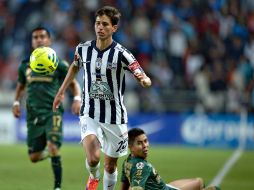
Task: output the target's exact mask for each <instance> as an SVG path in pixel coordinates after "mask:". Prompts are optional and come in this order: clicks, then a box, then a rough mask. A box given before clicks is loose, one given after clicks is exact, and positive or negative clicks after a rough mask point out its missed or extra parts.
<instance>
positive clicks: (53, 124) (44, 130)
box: [27, 109, 63, 153]
mask: <svg viewBox="0 0 254 190" xmlns="http://www.w3.org/2000/svg"><path fill="white" fill-rule="evenodd" d="M62 116H63V111H58V112H53V111H52V110H49V109H47V110H45V109H40V110H31V109H29V110H27V145H28V148H29V150H28V151H29V153H33V152H40V151H42V150H44V149H45V147H46V145H47V141H50V142H52V143H53V144H55V145H57V147H58V148H60V147H61V145H62V140H63V128H62V125H63V122H62Z"/></svg>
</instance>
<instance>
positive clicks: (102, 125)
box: [53, 6, 151, 190]
mask: <svg viewBox="0 0 254 190" xmlns="http://www.w3.org/2000/svg"><path fill="white" fill-rule="evenodd" d="M119 20H120V12H119V11H118V10H117V9H116V8H114V7H110V6H105V7H102V8H101V9H99V10H98V11H97V12H96V14H95V24H94V28H95V33H96V40H92V41H87V42H85V43H80V44H79V45H78V46H77V47H76V52H75V59H74V62H73V64H72V65H71V66H70V69H69V71H68V74H67V76H66V78H65V80H64V82H63V84H62V86H61V87H60V89H59V91H58V94H57V96H56V97H55V101H54V104H53V109H56V108H57V107H58V105H59V103H60V102H61V101H62V100H63V95H64V92H65V90H66V87H67V86H68V84H69V82H70V81H71V80H72V79H73V78H74V76H75V75H76V73H77V72H78V71H79V69H80V68H83V72H84V77H83V78H84V86H83V94H82V95H83V96H82V105H81V110H80V126H81V141H82V143H83V147H84V150H85V152H86V156H87V158H86V168H87V170H88V171H89V173H90V177H89V179H88V182H87V186H86V189H88V190H94V189H96V188H97V186H98V183H99V179H100V172H99V167H100V149H101V150H102V152H103V153H104V155H105V157H104V176H103V189H104V190H112V189H114V187H115V184H116V181H117V170H116V168H117V159H118V158H119V157H121V156H124V155H126V154H127V149H128V147H127V141H128V131H127V121H128V120H127V111H126V108H125V106H124V103H123V95H124V90H125V71H126V70H128V71H130V72H131V73H132V74H133V76H134V77H135V78H136V79H137V81H138V82H139V83H140V84H141V85H142V86H143V87H150V86H151V80H150V78H149V77H148V76H147V75H146V74H145V72H144V71H143V69H142V68H141V67H140V65H139V63H138V62H137V60H136V59H135V58H134V56H133V55H132V54H131V53H130V52H129V51H128V50H127V49H126V48H124V47H123V46H122V45H120V44H119V43H117V42H115V41H114V40H113V39H112V35H113V33H114V32H116V31H117V27H118V22H119Z"/></svg>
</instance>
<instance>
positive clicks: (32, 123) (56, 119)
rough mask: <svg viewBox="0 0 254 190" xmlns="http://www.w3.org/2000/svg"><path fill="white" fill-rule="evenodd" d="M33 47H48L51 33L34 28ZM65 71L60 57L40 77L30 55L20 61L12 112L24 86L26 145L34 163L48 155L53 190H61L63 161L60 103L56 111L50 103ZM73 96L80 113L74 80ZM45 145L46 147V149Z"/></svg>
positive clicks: (16, 109) (17, 109)
mask: <svg viewBox="0 0 254 190" xmlns="http://www.w3.org/2000/svg"><path fill="white" fill-rule="evenodd" d="M31 38H32V39H31V41H32V48H33V49H35V48H37V47H40V46H50V45H51V38H50V33H49V31H48V30H47V29H46V28H43V27H38V28H35V29H34V30H33V31H32V33H31ZM67 72H68V64H67V63H65V62H64V61H62V60H60V61H59V64H58V67H57V69H56V71H55V72H54V73H52V74H49V75H45V76H41V75H39V74H37V73H35V72H34V71H32V70H31V68H30V67H29V58H28V59H26V60H24V61H22V63H21V64H20V66H19V70H18V83H17V87H16V94H15V101H14V103H13V107H12V112H13V115H14V116H15V117H17V118H18V117H20V114H21V110H20V99H21V98H22V95H23V93H24V91H25V89H26V95H27V97H26V111H27V114H26V120H27V145H28V154H29V158H30V160H31V162H33V163H36V162H38V161H41V160H44V159H45V158H47V157H50V158H51V165H52V170H53V174H54V183H55V184H54V189H55V190H60V188H61V181H62V164H61V156H60V151H59V149H60V147H61V144H62V138H63V131H62V115H63V111H64V110H63V106H62V105H61V106H60V107H59V109H58V110H57V111H56V112H53V111H52V105H53V101H54V98H55V95H56V93H57V91H58V88H59V87H60V86H61V84H62V82H63V80H64V78H65V76H66V74H67ZM70 89H71V92H72V95H73V96H74V100H73V104H72V111H73V113H75V114H78V113H79V109H80V100H81V98H80V87H79V84H78V82H77V81H76V80H73V81H72V82H71V84H70ZM46 147H47V149H45V148H46Z"/></svg>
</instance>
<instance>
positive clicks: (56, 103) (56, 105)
mask: <svg viewBox="0 0 254 190" xmlns="http://www.w3.org/2000/svg"><path fill="white" fill-rule="evenodd" d="M63 100H64V93H63V94H60V93H57V95H56V96H55V99H54V102H53V107H52V109H53V111H54V112H56V110H57V109H58V108H59V106H60V104H61V103H62V101H63Z"/></svg>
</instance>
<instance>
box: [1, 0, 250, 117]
mask: <svg viewBox="0 0 254 190" xmlns="http://www.w3.org/2000/svg"><path fill="white" fill-rule="evenodd" d="M102 5H113V6H116V7H118V8H119V9H120V11H121V12H122V20H121V23H120V24H121V27H120V28H119V31H118V32H117V33H116V34H115V35H114V39H115V40H116V41H118V42H120V43H121V44H123V45H124V46H126V47H127V48H128V49H130V50H131V51H132V52H134V53H135V57H136V58H137V59H138V61H139V62H140V64H141V65H142V66H143V68H144V69H145V70H146V72H147V73H149V74H150V75H151V78H152V80H153V87H152V88H151V89H149V90H142V88H140V87H139V86H138V84H136V81H135V80H133V79H131V77H128V75H127V77H126V78H127V82H128V83H129V85H128V89H126V91H127V92H126V104H127V106H128V107H129V110H130V111H131V112H140V111H142V112H165V111H166V112H170V111H174V112H182V111H186V112H187V111H188V112H192V111H207V112H232V113H238V112H239V109H240V106H241V105H245V106H246V107H247V109H248V110H249V111H250V112H252V111H253V110H254V77H253V67H254V53H253V52H254V1H252V0H234V1H231V0H125V1H122V0H107V1H106V0H75V1H72V0H41V1H40V0H30V1H29V0H8V1H7V0H0V105H1V107H2V106H3V107H8V106H11V105H12V101H13V96H14V95H13V93H14V87H15V83H16V80H17V68H18V65H19V64H20V62H21V60H22V59H24V58H25V57H27V56H29V54H30V47H29V44H30V43H29V41H28V40H29V36H30V34H29V32H30V31H31V30H32V29H33V28H34V27H36V26H38V25H43V26H46V27H47V28H49V30H50V31H51V32H52V35H53V39H54V42H53V48H54V49H55V50H56V52H57V54H58V56H59V57H61V58H64V59H66V60H67V61H69V62H71V61H72V59H73V54H74V50H75V47H76V46H77V45H78V43H79V42H80V41H86V40H90V39H93V38H94V36H93V35H94V34H93V30H94V26H93V24H94V11H95V10H96V9H97V8H99V7H101V6H102ZM78 80H79V81H80V82H81V83H82V79H81V78H80V77H79V76H78ZM66 104H68V101H67V102H66ZM68 107H69V106H67V108H68Z"/></svg>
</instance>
